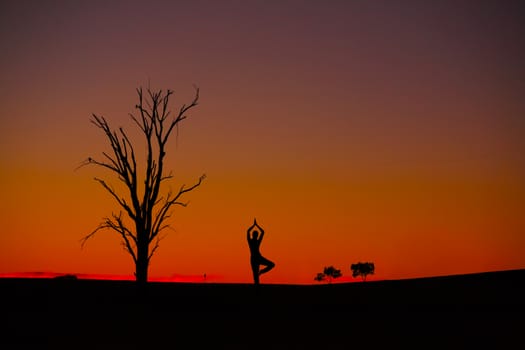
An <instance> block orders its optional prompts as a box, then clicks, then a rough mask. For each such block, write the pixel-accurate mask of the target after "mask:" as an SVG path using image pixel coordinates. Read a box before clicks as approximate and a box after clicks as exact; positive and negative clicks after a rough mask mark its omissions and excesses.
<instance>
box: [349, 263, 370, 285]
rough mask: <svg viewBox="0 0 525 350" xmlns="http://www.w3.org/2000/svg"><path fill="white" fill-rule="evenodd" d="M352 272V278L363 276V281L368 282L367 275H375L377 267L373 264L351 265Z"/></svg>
mask: <svg viewBox="0 0 525 350" xmlns="http://www.w3.org/2000/svg"><path fill="white" fill-rule="evenodd" d="M350 269H351V270H352V277H354V278H355V277H357V276H361V278H362V279H363V281H366V276H367V275H373V274H374V272H375V266H374V263H373V262H358V263H356V264H352V265H350Z"/></svg>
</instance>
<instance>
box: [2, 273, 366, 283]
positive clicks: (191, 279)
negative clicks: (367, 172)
mask: <svg viewBox="0 0 525 350" xmlns="http://www.w3.org/2000/svg"><path fill="white" fill-rule="evenodd" d="M67 276H75V277H76V278H77V279H79V280H102V281H134V280H135V277H134V276H132V275H113V274H87V273H57V272H41V271H36V272H11V273H0V278H36V279H38V278H42V279H53V278H60V277H67ZM148 281H149V282H168V283H169V282H178V283H206V282H211V283H226V282H224V281H223V278H222V277H221V276H216V275H211V276H210V275H206V276H204V275H202V276H198V275H179V274H173V275H172V276H164V277H162V276H160V277H159V276H157V277H150V278H149V279H148ZM366 281H375V279H374V278H373V277H371V276H369V277H367V279H366ZM354 282H355V283H359V282H362V279H361V278H353V277H351V276H341V277H339V278H337V279H334V280H332V281H331V282H329V281H328V280H326V281H322V282H316V281H314V280H312V282H305V283H294V284H300V285H323V284H329V283H332V284H338V283H354ZM264 284H286V283H271V282H269V283H264Z"/></svg>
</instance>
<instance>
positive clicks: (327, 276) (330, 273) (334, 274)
mask: <svg viewBox="0 0 525 350" xmlns="http://www.w3.org/2000/svg"><path fill="white" fill-rule="evenodd" d="M342 275H343V274H342V273H341V270H339V269H336V268H335V267H333V266H326V267H325V268H324V270H323V272H319V273H318V274H317V276H316V277H315V278H314V280H315V281H318V282H321V281H325V280H327V281H328V283H332V280H334V279H336V278H339V277H341V276H342Z"/></svg>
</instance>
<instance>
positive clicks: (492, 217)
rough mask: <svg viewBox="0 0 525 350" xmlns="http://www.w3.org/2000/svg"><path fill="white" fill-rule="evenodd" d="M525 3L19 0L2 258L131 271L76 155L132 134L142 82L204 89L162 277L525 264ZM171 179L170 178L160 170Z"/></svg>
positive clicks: (403, 272) (293, 279)
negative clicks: (111, 130)
mask: <svg viewBox="0 0 525 350" xmlns="http://www.w3.org/2000/svg"><path fill="white" fill-rule="evenodd" d="M524 14H525V10H524V8H523V5H522V4H520V2H518V1H516V2H513V1H508V2H504V3H496V2H487V3H485V2H475V3H474V2H462V1H459V2H458V1H444V2H440V3H439V4H433V5H429V4H426V3H425V4H423V3H420V2H407V1H401V2H396V3H395V4H393V3H392V2H389V1H384V2H383V1H378V2H374V3H373V4H371V3H367V2H339V1H328V2H323V4H322V5H320V4H317V5H316V4H314V3H305V2H303V1H285V2H283V3H279V5H277V4H275V5H269V4H266V3H265V2H258V1H254V2H247V3H244V2H240V3H238V2H230V1H226V2H211V1H210V2H206V1H202V2H192V4H184V3H180V4H177V3H173V4H167V3H163V2H149V1H148V2H139V1H125V2H112V3H111V4H107V3H105V2H102V1H100V2H98V1H94V2H89V3H84V4H78V3H71V2H67V1H47V2H38V1H29V2H23V3H20V2H17V1H3V2H2V4H1V5H0V48H1V50H2V52H3V54H2V56H1V57H0V73H1V75H2V83H1V84H0V89H1V90H0V103H1V105H2V110H1V114H0V136H1V143H0V196H1V199H2V201H1V202H0V203H1V204H0V220H1V222H2V230H1V231H0V274H9V273H15V272H35V271H50V272H57V273H79V274H91V275H106V274H107V275H118V276H121V275H131V274H133V271H134V266H133V264H132V260H131V257H130V256H128V255H127V254H126V253H125V252H124V250H123V249H122V248H121V246H120V244H119V240H118V237H117V235H116V234H114V233H112V232H100V233H99V234H98V236H97V237H95V238H94V239H93V240H90V241H89V242H88V244H87V245H86V246H85V248H84V249H82V250H81V249H80V239H81V238H82V237H83V236H84V235H86V234H87V233H89V232H91V231H92V230H93V229H94V228H95V227H96V226H97V224H98V223H99V222H100V220H101V219H102V217H104V216H106V215H109V214H110V213H111V211H112V210H116V209H117V207H116V205H115V203H114V202H113V201H112V198H111V197H110V196H109V195H108V194H107V193H106V192H105V191H104V190H103V189H102V188H101V187H100V186H99V185H98V184H97V183H96V182H95V181H93V177H94V176H101V177H104V176H105V178H106V179H107V180H109V181H110V182H112V183H113V184H116V183H117V182H116V179H114V178H112V177H111V176H106V175H107V174H106V173H105V172H103V171H102V170H101V169H97V168H92V167H91V168H89V167H88V168H83V169H81V170H78V171H75V168H76V167H77V166H78V165H79V164H80V163H81V162H82V161H83V160H84V159H86V158H87V157H88V156H92V157H96V156H99V155H100V154H101V152H102V151H104V150H108V145H107V144H106V140H105V139H104V137H103V135H102V134H101V132H100V130H98V129H96V128H95V127H94V126H93V125H92V124H90V122H89V119H90V116H91V113H97V114H101V115H104V116H105V117H106V118H107V119H108V120H110V122H111V123H112V124H113V125H116V126H123V127H124V128H125V129H126V130H129V132H130V133H132V130H134V125H133V124H132V122H131V121H130V119H129V117H128V113H129V112H133V110H134V105H135V103H136V102H137V100H136V92H135V88H137V87H139V86H140V85H143V86H147V84H148V82H150V84H151V87H152V88H154V89H157V88H162V89H167V88H170V89H173V90H175V95H174V96H173V98H172V100H171V102H172V104H171V107H172V109H174V110H177V109H178V108H179V106H180V105H181V104H182V103H187V102H189V101H190V99H191V97H192V93H193V84H195V85H197V86H199V87H200V89H201V100H200V102H201V103H200V105H199V106H198V107H196V108H195V109H194V110H192V112H191V113H190V115H189V117H188V119H187V120H185V121H184V122H183V124H182V125H181V128H180V130H179V137H178V140H175V139H172V142H171V143H170V148H169V151H168V157H167V158H168V160H167V161H168V164H167V168H168V169H170V170H173V171H174V174H175V179H174V180H173V181H172V182H171V183H170V185H171V186H172V187H173V188H174V189H177V188H178V187H179V186H180V185H181V184H183V183H186V184H191V183H193V182H194V181H196V180H197V179H198V177H199V176H200V175H201V174H203V173H206V175H207V179H206V180H205V182H204V183H203V185H202V186H201V187H199V188H197V189H196V190H194V191H193V192H191V193H188V195H187V196H186V199H187V200H189V201H190V204H189V206H188V207H187V208H175V213H174V216H173V220H172V222H171V224H172V227H173V230H171V231H170V232H169V234H168V236H167V237H166V238H165V239H164V240H163V241H162V242H161V247H160V249H159V250H158V252H157V253H156V255H155V256H154V257H153V259H152V264H151V268H150V276H151V277H152V278H153V277H154V278H159V279H161V278H168V277H170V276H200V275H202V274H204V273H206V274H207V275H208V276H213V277H212V278H213V279H214V280H216V281H219V282H250V281H251V275H250V266H249V256H248V247H247V244H246V241H245V230H246V228H247V227H248V226H249V225H251V223H252V221H253V218H254V217H257V220H258V222H259V223H260V224H261V225H262V226H263V227H264V228H265V230H266V232H267V234H266V237H265V240H264V242H263V244H262V248H261V249H262V253H263V255H265V256H267V257H268V258H269V259H271V260H273V261H275V263H276V264H277V266H276V268H275V269H274V270H273V271H272V272H271V273H269V274H268V275H264V276H263V277H262V279H261V281H262V282H263V283H264V282H268V283H313V282H314V281H313V278H314V277H315V275H316V274H317V272H321V271H322V269H323V267H324V266H327V265H334V266H335V267H337V268H340V269H341V270H342V272H343V275H344V276H346V277H348V276H350V275H351V271H350V264H352V263H355V262H357V261H373V262H374V263H375V266H376V275H375V276H374V278H375V279H394V278H408V277H418V276H434V275H445V274H456V273H469V272H480V271H492V270H502V269H514V268H525V255H524V254H523V252H524V249H525V215H523V213H524V212H525V211H524V209H525V181H524V180H523V179H525V158H524V157H523V150H524V149H525V137H524V136H525V118H524V117H523V116H524V115H525V114H524V113H525V98H524V97H525V96H523V92H524V91H525V86H524V82H525V70H524V68H523V62H525V47H524V45H525V44H524V43H525V40H523V38H524V33H525V31H524V25H523V23H525V21H523V18H524ZM166 190H167V188H166Z"/></svg>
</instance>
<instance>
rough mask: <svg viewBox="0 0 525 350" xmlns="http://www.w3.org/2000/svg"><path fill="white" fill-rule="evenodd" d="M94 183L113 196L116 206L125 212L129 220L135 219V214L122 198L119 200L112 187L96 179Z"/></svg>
mask: <svg viewBox="0 0 525 350" xmlns="http://www.w3.org/2000/svg"><path fill="white" fill-rule="evenodd" d="M95 181H97V182H98V183H100V184H101V185H102V187H104V188H105V189H106V190H107V191H108V192H109V193H110V194H111V195H112V196H113V198H115V200H116V201H117V202H118V204H120V206H121V207H122V208H124V209H125V210H126V212H127V213H128V215H129V217H130V218H132V219H135V218H136V213H134V212H133V210H132V209H131V208H130V207H129V205H128V204H127V203H126V201H125V200H124V199H123V198H120V197H119V196H118V195H117V193H116V192H115V190H114V189H113V188H112V187H110V186H109V185H108V184H107V183H106V182H105V181H104V180H102V179H99V178H97V177H96V178H95Z"/></svg>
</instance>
